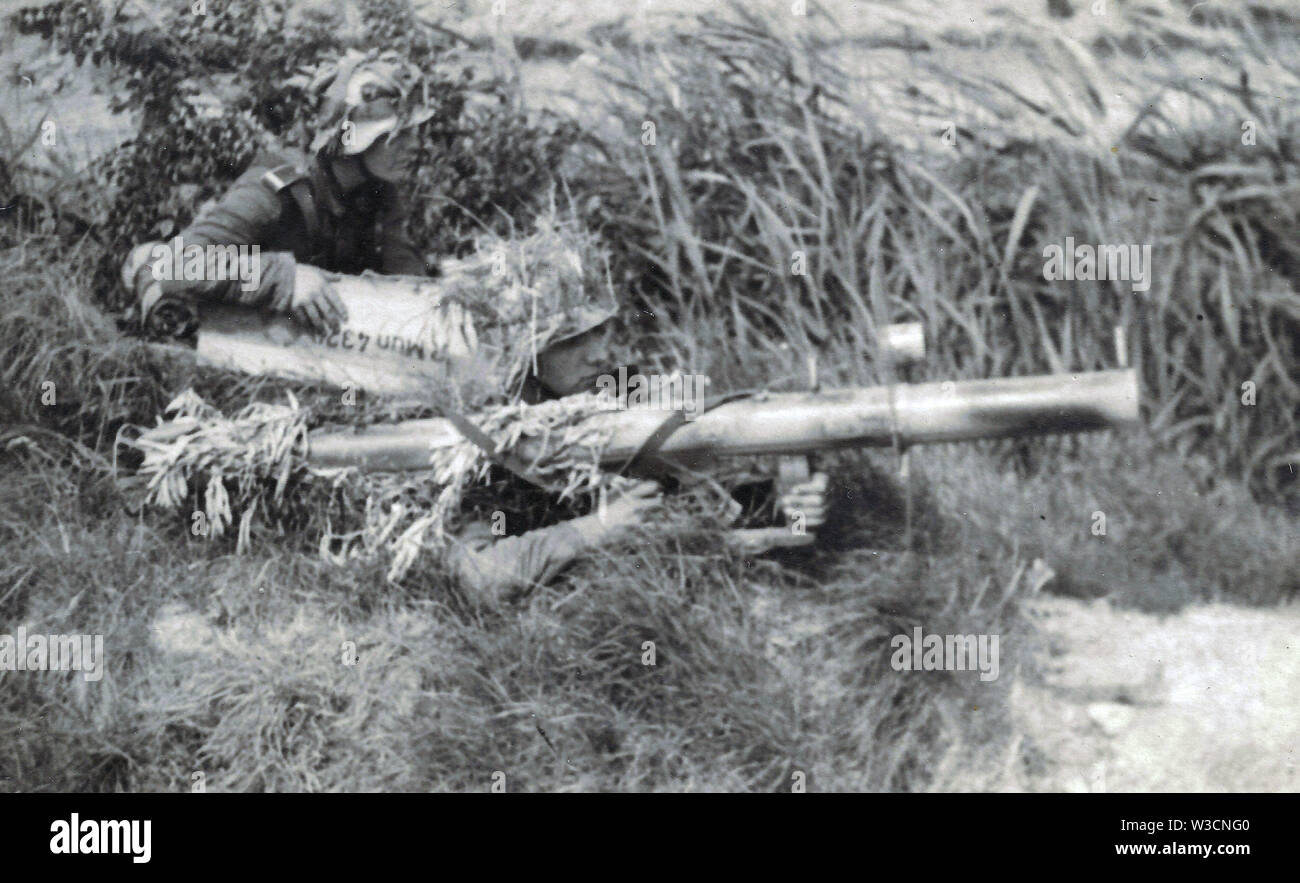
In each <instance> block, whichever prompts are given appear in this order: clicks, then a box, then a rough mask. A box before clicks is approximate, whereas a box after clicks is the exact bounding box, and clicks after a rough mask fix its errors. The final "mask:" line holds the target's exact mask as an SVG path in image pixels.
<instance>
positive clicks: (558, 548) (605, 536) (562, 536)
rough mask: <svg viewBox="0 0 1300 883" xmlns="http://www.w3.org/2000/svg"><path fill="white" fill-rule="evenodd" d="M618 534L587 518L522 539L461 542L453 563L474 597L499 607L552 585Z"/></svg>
mask: <svg viewBox="0 0 1300 883" xmlns="http://www.w3.org/2000/svg"><path fill="white" fill-rule="evenodd" d="M617 529H618V525H615V524H607V523H605V522H602V521H601V520H600V519H599V518H598V517H596V516H595V515H584V516H582V517H580V518H574V519H572V520H570V521H566V522H564V523H562V524H557V525H554V526H552V527H542V528H538V529H536V530H531V531H528V532H527V533H525V534H522V535H521V536H517V537H501V538H499V539H496V540H491V541H480V542H477V543H475V542H462V543H460V544H459V545H455V546H453V547H452V549H451V551H450V553H449V555H448V563H449V564H450V566H451V568H452V571H453V573H454V574H455V576H456V579H457V581H458V582H459V583H460V584H461V585H462V586H463V587H464V588H465V589H466V590H467V591H468V592H469V593H470V594H471V596H472V597H474V598H477V599H479V600H480V601H485V602H488V603H499V602H501V601H506V600H509V599H510V598H512V597H515V596H518V595H521V594H523V593H524V592H526V591H528V590H529V589H532V588H534V587H536V586H539V585H543V584H545V583H547V582H549V581H550V580H551V579H553V578H555V576H556V575H557V574H559V572H560V571H561V570H563V569H564V568H565V567H566V566H568V565H569V564H570V563H572V562H573V561H574V560H575V559H576V558H578V557H579V556H581V555H583V554H586V553H588V552H591V551H593V550H595V549H597V548H599V547H600V546H601V545H603V544H604V543H606V542H608V540H609V538H610V537H611V536H612V535H613V532H614V531H616V530H617Z"/></svg>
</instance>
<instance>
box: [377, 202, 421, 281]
mask: <svg viewBox="0 0 1300 883" xmlns="http://www.w3.org/2000/svg"><path fill="white" fill-rule="evenodd" d="M408 210H409V207H408V203H407V201H406V200H405V199H403V198H402V197H401V195H400V194H398V193H397V192H396V190H395V189H394V188H389V193H388V198H387V199H386V200H385V203H384V211H383V214H382V215H381V217H380V219H379V227H380V232H379V236H380V238H379V261H380V265H381V267H382V270H383V272H384V273H386V274H388V275H394V276H428V275H429V267H428V266H427V265H426V264H425V262H424V258H422V257H421V256H420V253H419V251H418V250H417V249H416V248H415V245H414V244H413V243H412V242H411V241H410V240H409V239H407V238H406V234H405V233H404V232H403V226H404V224H405V222H406V214H407V211H408Z"/></svg>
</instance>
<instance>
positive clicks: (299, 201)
mask: <svg viewBox="0 0 1300 883" xmlns="http://www.w3.org/2000/svg"><path fill="white" fill-rule="evenodd" d="M262 186H263V187H265V188H266V189H268V190H270V191H271V192H272V193H274V194H277V195H279V194H281V193H285V192H287V193H288V194H289V196H290V197H291V198H292V199H293V201H294V203H295V204H296V205H297V206H298V210H299V211H300V212H302V219H303V223H304V224H306V225H307V236H308V238H310V240H311V241H312V242H316V241H317V238H318V236H319V233H320V215H319V214H317V212H316V197H315V196H313V195H312V192H311V182H310V181H309V180H308V179H307V173H306V172H304V171H303V170H302V169H300V168H298V167H297V166H296V165H294V164H293V163H283V164H281V165H278V166H275V167H274V168H271V169H268V170H267V171H266V172H265V173H264V174H263V175H262Z"/></svg>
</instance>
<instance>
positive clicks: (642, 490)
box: [597, 481, 664, 527]
mask: <svg viewBox="0 0 1300 883" xmlns="http://www.w3.org/2000/svg"><path fill="white" fill-rule="evenodd" d="M663 499H664V495H663V490H662V489H661V488H660V487H659V484H658V482H654V481H639V482H637V483H636V484H634V485H632V486H631V487H629V488H628V489H627V490H625V491H624V492H623V493H622V494H621V495H619V497H618V499H616V500H613V501H612V502H609V503H607V504H606V505H605V506H603V507H601V508H600V509H598V510H597V515H598V516H599V518H600V520H601V522H602V523H603V524H605V525H606V526H607V527H621V526H630V525H633V524H637V523H639V522H640V521H641V519H642V517H643V516H644V515H645V513H647V512H649V511H650V510H651V509H654V508H655V507H656V506H658V505H659V504H661V503H662V502H663Z"/></svg>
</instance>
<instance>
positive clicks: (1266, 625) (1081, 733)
mask: <svg viewBox="0 0 1300 883" xmlns="http://www.w3.org/2000/svg"><path fill="white" fill-rule="evenodd" d="M1033 604H1034V606H1033V608H1032V615H1033V617H1034V618H1035V619H1036V621H1037V623H1038V625H1039V627H1040V629H1041V634H1042V637H1043V638H1044V639H1045V647H1044V648H1043V651H1042V653H1041V662H1042V666H1043V668H1042V672H1041V678H1024V679H1022V680H1021V681H1019V682H1017V683H1016V685H1015V686H1014V687H1013V689H1012V693H1011V696H1012V707H1013V709H1014V714H1015V718H1016V720H1017V722H1018V724H1020V726H1022V727H1023V730H1024V734H1025V735H1024V739H1025V743H1024V744H1023V745H1022V751H1021V754H1022V755H1023V756H1024V757H1025V758H1026V764H1025V769H1024V771H1023V773H1024V780H1023V782H1022V783H1021V784H1022V785H1023V787H1024V788H1025V789H1027V790H1032V791H1117V792H1129V791H1296V790H1300V770H1298V769H1297V760H1298V758H1297V746H1300V715H1298V714H1297V713H1296V708H1297V707H1300V610H1297V609H1296V608H1295V607H1294V606H1289V607H1281V608H1271V609H1249V608H1242V607H1235V606H1230V605H1226V604H1215V605H1206V606H1194V607H1188V608H1186V609H1184V610H1182V611H1181V612H1179V613H1177V614H1175V615H1168V616H1159V615H1153V614H1146V613H1138V612H1133V611H1124V610H1116V609H1113V608H1112V607H1111V606H1110V605H1109V604H1108V603H1106V602H1105V601H1092V602H1085V601H1078V600H1074V599H1062V598H1047V599H1041V600H1037V601H1035V602H1033Z"/></svg>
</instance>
